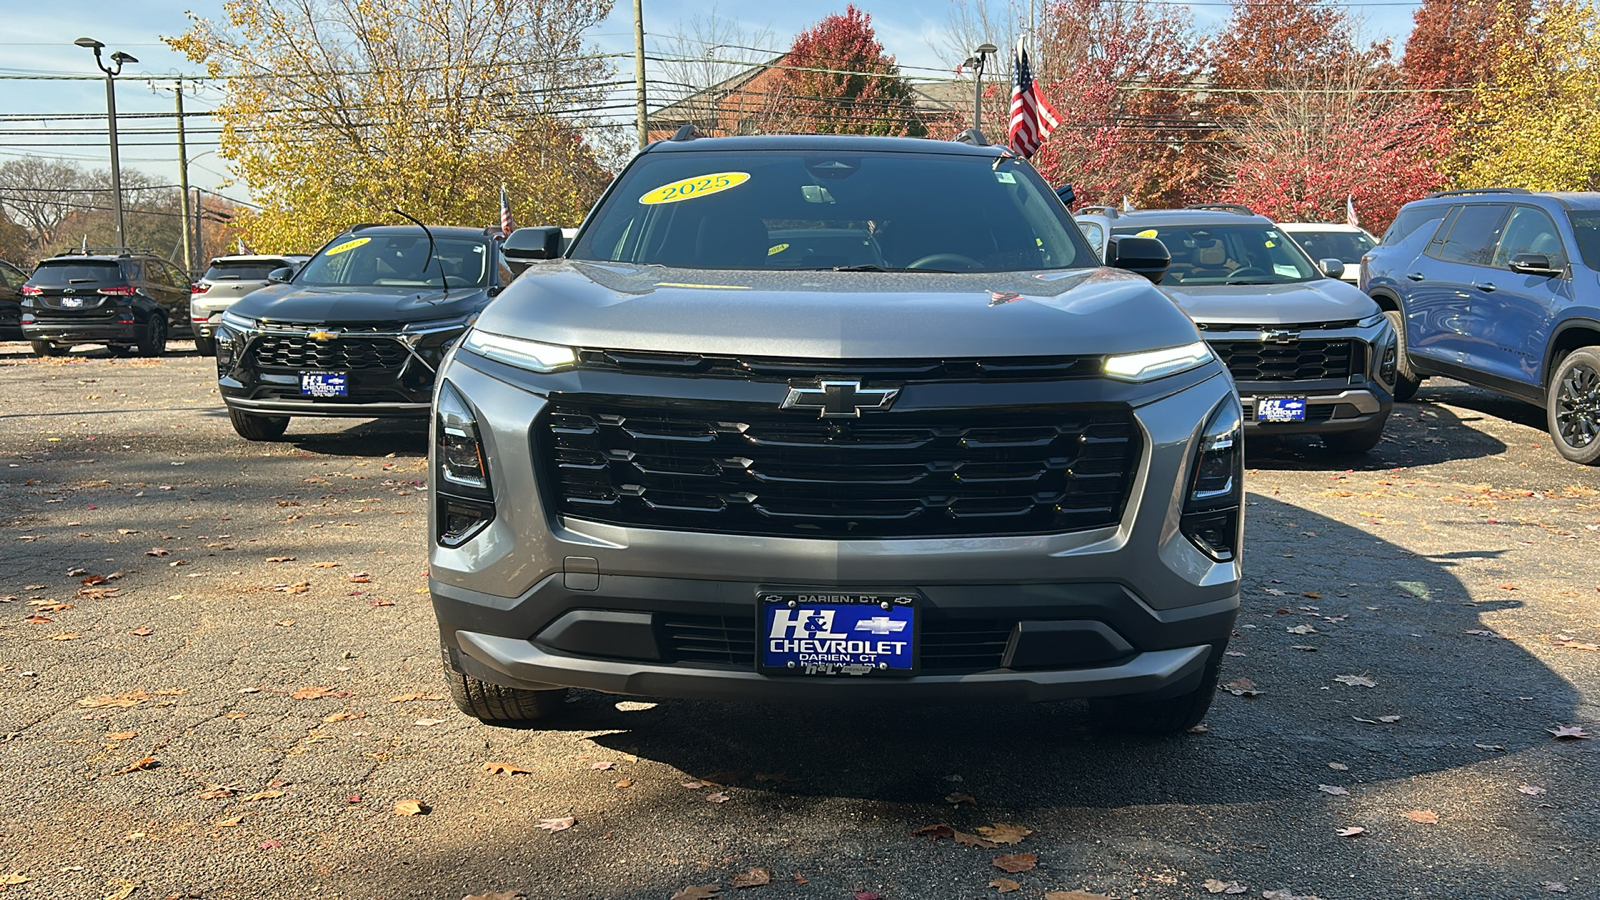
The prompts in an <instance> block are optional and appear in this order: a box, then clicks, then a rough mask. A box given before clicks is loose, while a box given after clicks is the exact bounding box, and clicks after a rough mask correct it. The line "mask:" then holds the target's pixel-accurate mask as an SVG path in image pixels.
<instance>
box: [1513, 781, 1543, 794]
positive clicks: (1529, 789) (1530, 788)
mask: <svg viewBox="0 0 1600 900" xmlns="http://www.w3.org/2000/svg"><path fill="white" fill-rule="evenodd" d="M1517 790H1519V791H1521V792H1523V793H1524V794H1527V795H1528V796H1529V797H1537V796H1539V795H1540V794H1542V793H1544V788H1542V787H1535V786H1534V785H1531V784H1525V785H1523V786H1522V787H1519V788H1517Z"/></svg>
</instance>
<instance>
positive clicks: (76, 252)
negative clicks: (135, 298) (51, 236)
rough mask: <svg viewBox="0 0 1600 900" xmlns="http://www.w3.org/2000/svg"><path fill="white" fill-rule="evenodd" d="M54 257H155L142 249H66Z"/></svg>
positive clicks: (153, 253) (151, 252)
mask: <svg viewBox="0 0 1600 900" xmlns="http://www.w3.org/2000/svg"><path fill="white" fill-rule="evenodd" d="M55 255H56V256H155V255H156V252H155V251H154V250H146V249H145V248H143V247H68V248H67V249H65V250H62V251H61V252H60V253H57V254H55Z"/></svg>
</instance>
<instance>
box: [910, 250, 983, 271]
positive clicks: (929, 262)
mask: <svg viewBox="0 0 1600 900" xmlns="http://www.w3.org/2000/svg"><path fill="white" fill-rule="evenodd" d="M935 263H943V264H945V265H956V266H960V267H961V268H962V269H965V270H968V271H971V270H972V269H976V268H980V267H981V266H982V265H983V263H980V262H978V261H977V260H975V259H973V258H972V257H970V256H962V255H961V254H959V253H930V254H928V255H927V256H924V257H922V258H921V259H914V260H912V261H911V262H909V263H907V264H906V268H908V269H926V268H940V267H939V266H935V265H934V264H935Z"/></svg>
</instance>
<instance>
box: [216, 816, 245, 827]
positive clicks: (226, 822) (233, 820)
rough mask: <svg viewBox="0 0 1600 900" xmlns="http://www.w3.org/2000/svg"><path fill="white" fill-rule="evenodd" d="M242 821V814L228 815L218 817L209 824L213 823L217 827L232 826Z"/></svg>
mask: <svg viewBox="0 0 1600 900" xmlns="http://www.w3.org/2000/svg"><path fill="white" fill-rule="evenodd" d="M243 821H244V816H230V817H228V818H226V819H218V820H217V821H215V822H212V823H211V824H212V825H215V826H216V827H218V828H234V827H236V826H238V824H239V823H240V822H243Z"/></svg>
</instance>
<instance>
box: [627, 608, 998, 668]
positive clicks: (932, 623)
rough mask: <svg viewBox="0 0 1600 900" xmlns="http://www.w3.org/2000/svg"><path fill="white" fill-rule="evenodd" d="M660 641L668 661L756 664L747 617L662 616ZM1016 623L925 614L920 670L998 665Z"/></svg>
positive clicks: (753, 627) (752, 620) (752, 630)
mask: <svg viewBox="0 0 1600 900" xmlns="http://www.w3.org/2000/svg"><path fill="white" fill-rule="evenodd" d="M658 622H659V624H658V628H659V629H660V634H661V637H662V638H663V640H662V646H663V647H664V648H665V650H666V652H667V655H668V658H669V659H670V660H671V661H672V662H679V663H691V664H698V665H713V666H729V667H736V668H742V669H749V668H752V667H754V666H755V664H756V625H755V617H754V616H753V615H751V616H683V615H672V616H663V617H661V618H660V619H659V620H658ZM1015 625H1016V622H1014V621H1011V620H1002V619H955V618H940V617H936V616H933V615H925V616H924V617H923V620H922V625H921V629H922V630H921V632H920V635H919V638H920V640H921V641H922V648H921V650H920V653H921V668H922V671H923V672H925V673H940V672H945V673H950V672H981V671H983V670H986V669H995V668H999V666H1000V662H1001V660H1002V659H1003V658H1004V657H1005V652H1006V642H1007V641H1008V640H1010V638H1011V630H1012V628H1013V627H1015Z"/></svg>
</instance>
